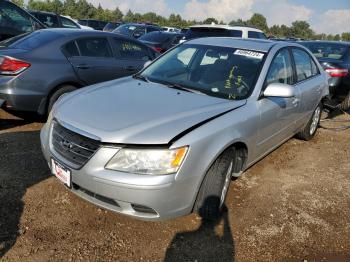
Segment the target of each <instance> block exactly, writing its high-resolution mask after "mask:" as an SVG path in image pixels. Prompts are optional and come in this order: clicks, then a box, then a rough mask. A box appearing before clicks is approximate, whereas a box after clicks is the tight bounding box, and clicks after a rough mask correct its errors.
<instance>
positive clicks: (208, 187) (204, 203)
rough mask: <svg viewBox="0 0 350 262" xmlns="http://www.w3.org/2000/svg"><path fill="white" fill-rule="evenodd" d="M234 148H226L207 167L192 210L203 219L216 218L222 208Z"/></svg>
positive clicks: (228, 183) (231, 169) (230, 171)
mask: <svg viewBox="0 0 350 262" xmlns="http://www.w3.org/2000/svg"><path fill="white" fill-rule="evenodd" d="M235 152H236V151H235V149H234V148H229V149H226V150H225V151H224V152H223V153H222V154H221V155H220V156H219V157H218V158H217V159H216V160H215V162H214V163H213V164H212V166H211V167H210V168H209V170H208V172H207V174H206V175H205V178H204V180H203V182H202V185H201V187H200V189H199V192H198V195H197V199H196V202H195V204H194V211H195V212H198V213H199V215H200V216H201V217H202V218H203V219H205V220H216V219H217V218H218V217H220V214H221V211H222V210H223V208H224V202H225V198H226V195H227V191H228V187H229V185H230V182H231V177H232V171H233V165H234V159H235Z"/></svg>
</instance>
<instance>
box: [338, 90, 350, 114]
mask: <svg viewBox="0 0 350 262" xmlns="http://www.w3.org/2000/svg"><path fill="white" fill-rule="evenodd" d="M338 108H339V109H340V110H343V111H347V110H349V109H350V91H349V93H348V94H347V95H346V97H345V99H344V100H343V102H341V103H340V105H339V106H338Z"/></svg>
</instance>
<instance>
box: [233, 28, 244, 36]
mask: <svg viewBox="0 0 350 262" xmlns="http://www.w3.org/2000/svg"><path fill="white" fill-rule="evenodd" d="M242 35H243V32H242V31H241V30H231V36H233V37H242Z"/></svg>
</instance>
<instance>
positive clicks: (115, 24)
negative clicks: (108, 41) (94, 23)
mask: <svg viewBox="0 0 350 262" xmlns="http://www.w3.org/2000/svg"><path fill="white" fill-rule="evenodd" d="M121 24H123V22H109V23H108V24H106V26H105V27H104V28H103V31H104V32H113V30H114V29H116V28H117V27H118V26H120V25H121Z"/></svg>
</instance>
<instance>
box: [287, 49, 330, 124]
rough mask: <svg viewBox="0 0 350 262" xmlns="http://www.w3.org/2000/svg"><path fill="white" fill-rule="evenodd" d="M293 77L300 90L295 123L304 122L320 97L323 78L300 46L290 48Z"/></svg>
mask: <svg viewBox="0 0 350 262" xmlns="http://www.w3.org/2000/svg"><path fill="white" fill-rule="evenodd" d="M292 54H293V59H294V64H295V75H296V76H295V77H296V81H297V84H296V86H297V87H298V88H299V90H300V92H301V107H300V112H299V114H298V119H297V124H298V125H303V124H305V123H306V122H307V121H308V120H309V119H310V117H311V114H312V113H313V112H314V110H315V108H316V106H317V105H318V103H319V102H320V100H321V98H322V92H323V89H324V85H325V82H324V79H323V77H322V76H321V74H320V72H319V70H318V68H317V66H316V63H315V62H314V60H313V58H312V57H311V56H310V55H309V54H308V53H307V52H306V51H305V50H303V49H301V48H292Z"/></svg>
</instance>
